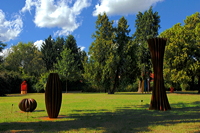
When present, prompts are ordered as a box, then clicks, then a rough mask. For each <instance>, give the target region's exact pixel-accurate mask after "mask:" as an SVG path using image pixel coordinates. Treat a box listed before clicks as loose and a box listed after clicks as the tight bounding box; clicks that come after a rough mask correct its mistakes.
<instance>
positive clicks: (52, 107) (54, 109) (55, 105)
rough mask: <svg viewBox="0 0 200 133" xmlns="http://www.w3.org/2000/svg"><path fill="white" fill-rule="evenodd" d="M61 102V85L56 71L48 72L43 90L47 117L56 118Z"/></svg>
mask: <svg viewBox="0 0 200 133" xmlns="http://www.w3.org/2000/svg"><path fill="white" fill-rule="evenodd" d="M61 102H62V85H61V81H60V79H59V76H58V74H57V73H50V74H49V77H48V80H47V84H46V90H45V104H46V110H47V113H48V116H49V118H57V117H58V114H59V112H60V107H61Z"/></svg>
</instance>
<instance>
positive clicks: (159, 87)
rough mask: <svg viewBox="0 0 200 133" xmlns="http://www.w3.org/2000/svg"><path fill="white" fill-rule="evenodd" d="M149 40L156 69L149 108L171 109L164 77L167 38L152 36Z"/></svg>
mask: <svg viewBox="0 0 200 133" xmlns="http://www.w3.org/2000/svg"><path fill="white" fill-rule="evenodd" d="M147 42H148V45H149V50H150V53H151V60H152V64H153V71H154V83H153V90H152V97H151V103H150V107H149V109H150V110H162V111H166V110H170V109H171V107H170V105H169V101H168V98H167V95H166V90H165V87H164V79H163V57H164V51H165V45H166V42H167V39H165V38H152V39H148V40H147Z"/></svg>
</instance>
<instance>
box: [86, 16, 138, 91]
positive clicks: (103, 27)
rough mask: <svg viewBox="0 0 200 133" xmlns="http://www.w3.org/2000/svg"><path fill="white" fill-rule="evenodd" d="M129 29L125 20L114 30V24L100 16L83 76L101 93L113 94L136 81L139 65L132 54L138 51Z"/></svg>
mask: <svg viewBox="0 0 200 133" xmlns="http://www.w3.org/2000/svg"><path fill="white" fill-rule="evenodd" d="M128 28H129V26H128V25H127V20H126V19H125V18H124V17H122V18H121V19H120V20H119V23H118V26H117V27H113V21H109V18H108V16H107V15H106V14H105V13H104V14H103V15H99V16H98V19H97V21H96V29H97V30H96V32H95V33H94V34H93V38H94V39H95V40H94V42H93V43H92V45H91V46H90V50H89V55H90V58H89V59H88V60H86V62H84V70H85V73H84V76H85V78H86V79H87V80H88V81H89V82H90V83H91V84H92V86H93V87H94V88H96V89H97V90H99V91H103V90H104V91H107V92H108V93H109V94H114V93H115V91H116V90H117V89H119V86H121V87H126V86H127V85H128V84H132V83H133V82H134V81H135V77H134V74H136V69H133V68H137V66H136V55H135V52H133V51H135V50H136V49H135V46H134V43H132V41H131V39H132V38H131V37H130V36H129V33H130V29H128ZM129 78H131V79H129ZM125 82H126V84H124V83H125ZM122 84H124V86H122Z"/></svg>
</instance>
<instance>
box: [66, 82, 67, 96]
mask: <svg viewBox="0 0 200 133" xmlns="http://www.w3.org/2000/svg"><path fill="white" fill-rule="evenodd" d="M66 93H67V79H66Z"/></svg>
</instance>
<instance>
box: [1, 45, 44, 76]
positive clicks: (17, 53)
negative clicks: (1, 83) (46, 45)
mask: <svg viewBox="0 0 200 133" xmlns="http://www.w3.org/2000/svg"><path fill="white" fill-rule="evenodd" d="M4 65H5V67H6V68H7V69H8V70H10V71H16V72H20V73H22V74H27V75H30V76H39V75H40V73H42V72H43V71H44V67H43V65H44V62H43V61H42V56H41V53H40V51H38V50H37V48H36V47H35V45H34V44H33V43H32V42H28V43H27V44H26V43H22V42H20V43H19V44H17V45H15V46H12V47H11V50H10V51H9V54H8V56H7V57H6V58H5V61H4Z"/></svg>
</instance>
